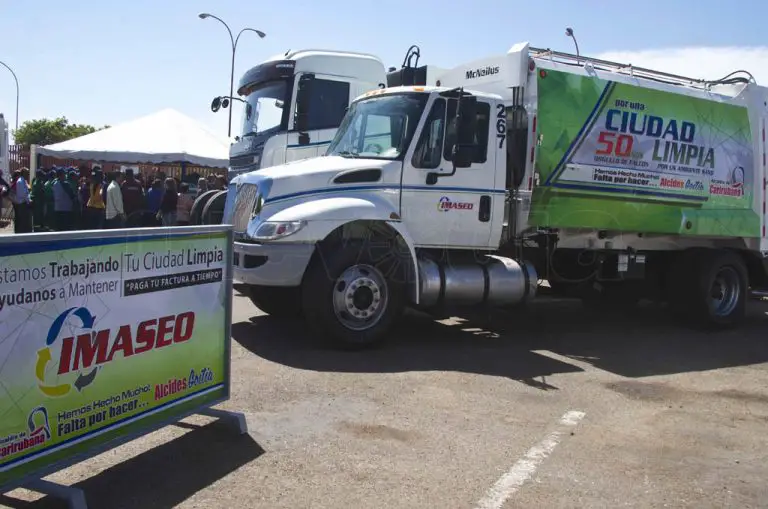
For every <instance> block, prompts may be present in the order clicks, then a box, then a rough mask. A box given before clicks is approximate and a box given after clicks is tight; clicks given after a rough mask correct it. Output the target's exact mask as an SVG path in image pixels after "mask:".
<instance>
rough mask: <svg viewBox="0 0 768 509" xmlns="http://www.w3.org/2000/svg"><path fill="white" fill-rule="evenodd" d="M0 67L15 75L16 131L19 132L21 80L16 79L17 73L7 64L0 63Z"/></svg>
mask: <svg viewBox="0 0 768 509" xmlns="http://www.w3.org/2000/svg"><path fill="white" fill-rule="evenodd" d="M0 65H2V66H3V67H5V68H6V69H8V70H9V71H11V74H13V80H14V81H15V82H16V130H17V131H18V130H19V78H17V77H16V73H15V72H13V69H11V68H10V66H9V65H8V64H6V63H5V62H0Z"/></svg>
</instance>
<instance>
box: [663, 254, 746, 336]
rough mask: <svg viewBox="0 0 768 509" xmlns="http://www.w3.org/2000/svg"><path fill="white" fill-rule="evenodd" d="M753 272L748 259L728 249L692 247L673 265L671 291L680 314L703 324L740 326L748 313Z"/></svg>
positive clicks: (697, 325)
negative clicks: (747, 263)
mask: <svg viewBox="0 0 768 509" xmlns="http://www.w3.org/2000/svg"><path fill="white" fill-rule="evenodd" d="M748 286H749V276H748V272H747V267H746V264H745V263H744V259H743V258H742V257H741V256H740V255H739V254H738V253H736V252H733V251H726V250H703V249H702V250H691V251H687V252H684V253H681V255H680V256H679V257H678V259H677V260H676V261H675V262H674V263H673V265H672V267H670V273H669V275H668V278H667V294H668V300H669V303H670V306H671V307H672V309H673V310H674V311H675V312H676V314H678V315H679V316H680V317H682V318H683V319H685V320H686V321H687V322H689V323H690V324H691V325H693V326H695V327H699V328H709V329H723V328H730V327H734V326H737V325H738V324H740V323H741V322H742V320H743V319H744V317H745V316H746V309H747V296H748Z"/></svg>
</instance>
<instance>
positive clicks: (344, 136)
mask: <svg viewBox="0 0 768 509" xmlns="http://www.w3.org/2000/svg"><path fill="white" fill-rule="evenodd" d="M427 99H429V95H428V94H423V93H408V94H395V95H384V96H378V97H371V98H370V99H363V100H361V101H358V102H355V103H353V104H352V105H351V106H350V108H349V111H348V112H347V114H346V116H345V117H344V120H343V121H342V123H341V126H339V130H338V132H337V133H336V137H335V138H334V139H333V141H332V142H331V145H330V146H329V147H328V151H327V152H326V155H329V156H333V155H336V156H342V157H366V158H371V159H390V160H395V159H401V158H402V157H403V156H404V155H405V152H406V150H407V149H408V144H409V143H410V142H411V138H413V133H414V131H416V126H417V125H418V123H419V119H420V118H421V114H422V112H423V111H424V106H425V105H426V103H427Z"/></svg>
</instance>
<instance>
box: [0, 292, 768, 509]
mask: <svg viewBox="0 0 768 509" xmlns="http://www.w3.org/2000/svg"><path fill="white" fill-rule="evenodd" d="M766 312H768V304H766V303H761V302H756V303H754V304H753V305H752V306H751V309H750V317H749V320H748V322H747V324H746V325H745V327H743V328H742V329H740V330H738V331H728V332H719V333H701V332H695V331H691V330H688V329H685V328H682V327H680V326H679V325H677V324H676V323H674V322H673V321H671V320H670V319H669V318H668V316H667V314H666V312H665V310H664V309H661V308H659V307H656V306H651V305H648V306H643V307H641V308H639V309H638V310H637V311H635V312H634V313H632V314H629V315H611V316H603V315H600V314H597V313H595V312H587V311H585V309H584V308H583V307H582V306H581V305H580V303H578V302H571V301H562V300H555V299H542V300H540V301H538V302H537V303H535V304H534V305H532V306H531V307H529V308H528V309H525V310H520V311H516V312H494V313H483V314H480V315H476V316H471V317H463V318H456V317H453V318H448V319H445V320H440V321H435V320H431V319H429V318H427V317H424V316H421V315H418V314H415V313H410V314H409V315H408V316H406V317H405V318H404V319H403V320H402V322H401V323H400V324H399V326H398V329H397V331H396V332H395V334H394V335H393V338H392V340H391V341H390V342H389V343H388V344H386V345H384V346H382V347H381V348H379V349H376V350H374V351H367V352H344V353H341V352H335V351H329V350H325V349H322V348H321V347H318V346H317V345H316V344H315V342H313V339H312V331H309V330H306V329H304V328H303V327H302V325H301V324H300V322H299V321H298V320H294V321H292V322H283V321H279V320H275V319H272V318H270V317H269V316H266V315H264V314H263V313H261V312H260V311H258V310H257V309H256V308H254V307H253V306H252V304H251V303H250V301H249V300H248V299H247V298H246V297H244V296H243V295H241V294H239V293H237V292H236V293H235V298H234V316H233V329H232V337H233V349H232V368H233V396H232V399H231V400H230V401H229V402H227V403H226V404H224V405H223V407H224V408H229V409H232V410H237V411H241V412H243V413H244V414H245V415H246V417H247V420H248V424H249V428H250V434H249V435H246V436H238V435H237V434H235V433H232V432H230V430H229V429H228V428H227V427H226V426H224V425H223V424H222V423H217V422H212V419H210V418H207V417H197V416H195V417H191V418H189V419H187V420H185V421H183V422H182V423H180V425H178V426H169V427H167V428H164V429H162V430H160V431H158V432H156V433H153V434H151V435H149V436H146V437H143V438H141V439H138V440H136V441H133V442H131V443H129V444H126V445H123V446H121V447H119V448H117V449H114V450H112V451H109V452H107V453H105V454H102V455H100V456H98V457H95V458H93V459H90V460H88V461H85V462H83V463H80V464H78V465H75V466H73V467H71V468H69V469H66V470H64V471H61V472H59V473H57V474H55V475H53V476H51V477H50V478H49V479H50V480H54V481H56V482H60V483H63V484H72V485H76V486H78V487H80V488H82V489H84V490H85V492H86V495H87V497H88V501H89V507H91V508H116V509H117V508H136V509H139V508H141V509H152V508H165V507H183V508H235V507H237V508H239V507H248V508H268V509H276V508H292V509H295V508H318V509H319V508H343V509H346V508H350V509H351V508H355V509H365V508H440V509H449V508H457V509H460V508H467V509H474V508H477V509H510V508H517V507H525V508H529V507H542V508H550V507H551V508H561V507H563V508H566V507H568V508H570V507H573V508H583V507H606V508H615V507H642V508H655V507H696V508H708V507H713V508H715V507H717V508H722V507H763V506H766V504H768V487H767V485H766V483H765V479H766V477H768V461H766V456H768V437H767V434H766V433H765V429H766V424H768V391H767V390H766V389H767V388H768V364H766V362H768V342H767V341H766V334H765V331H766V329H767V328H768V317H767V316H766ZM2 504H6V505H5V506H8V507H25V508H27V507H28V508H35V509H38V508H55V507H64V506H63V505H61V504H60V503H59V502H57V501H55V500H53V499H50V498H42V499H41V497H40V496H39V495H36V494H34V493H32V492H29V491H26V490H16V491H14V492H11V493H9V494H7V495H5V496H0V505H2ZM5 506H4V507H5Z"/></svg>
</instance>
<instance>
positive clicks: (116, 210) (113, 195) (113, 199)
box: [106, 172, 125, 229]
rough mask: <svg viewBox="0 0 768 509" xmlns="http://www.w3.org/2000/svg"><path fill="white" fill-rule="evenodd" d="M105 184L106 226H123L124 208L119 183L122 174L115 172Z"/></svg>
mask: <svg viewBox="0 0 768 509" xmlns="http://www.w3.org/2000/svg"><path fill="white" fill-rule="evenodd" d="M111 180H112V181H111V182H110V183H109V186H107V208H106V219H107V225H106V227H107V228H109V229H115V228H123V227H124V226H125V208H124V207H123V191H122V189H121V187H120V184H122V183H123V174H122V173H120V172H116V173H115V174H114V176H113V178H112V179H111Z"/></svg>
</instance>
